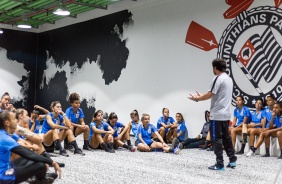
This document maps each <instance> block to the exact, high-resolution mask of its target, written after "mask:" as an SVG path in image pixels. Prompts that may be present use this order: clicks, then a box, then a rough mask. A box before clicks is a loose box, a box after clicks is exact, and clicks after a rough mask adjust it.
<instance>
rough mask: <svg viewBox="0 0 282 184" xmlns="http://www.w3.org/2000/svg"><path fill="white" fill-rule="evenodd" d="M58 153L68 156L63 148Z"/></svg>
mask: <svg viewBox="0 0 282 184" xmlns="http://www.w3.org/2000/svg"><path fill="white" fill-rule="evenodd" d="M60 155H62V156H65V157H68V156H69V155H68V153H67V151H66V150H65V149H63V150H61V151H60Z"/></svg>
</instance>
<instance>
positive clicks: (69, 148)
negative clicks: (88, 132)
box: [64, 144, 74, 150]
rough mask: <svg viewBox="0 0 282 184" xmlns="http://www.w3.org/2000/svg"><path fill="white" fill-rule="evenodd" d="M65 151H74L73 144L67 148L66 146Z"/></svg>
mask: <svg viewBox="0 0 282 184" xmlns="http://www.w3.org/2000/svg"><path fill="white" fill-rule="evenodd" d="M64 149H65V150H74V147H73V146H72V145H71V144H68V145H67V146H66V145H65V146H64Z"/></svg>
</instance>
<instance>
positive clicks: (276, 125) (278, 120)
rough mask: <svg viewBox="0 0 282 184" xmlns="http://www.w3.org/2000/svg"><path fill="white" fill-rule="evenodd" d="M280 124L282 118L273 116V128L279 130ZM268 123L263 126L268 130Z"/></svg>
mask: <svg viewBox="0 0 282 184" xmlns="http://www.w3.org/2000/svg"><path fill="white" fill-rule="evenodd" d="M281 123H282V116H277V115H276V116H275V117H274V120H273V126H274V125H275V128H280V127H281ZM269 124H270V121H269V122H268V123H267V124H266V125H265V128H269Z"/></svg>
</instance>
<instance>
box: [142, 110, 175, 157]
mask: <svg viewBox="0 0 282 184" xmlns="http://www.w3.org/2000/svg"><path fill="white" fill-rule="evenodd" d="M141 121H142V124H141V125H140V126H139V128H138V142H139V144H138V145H137V149H138V150H139V151H142V152H149V151H151V150H154V149H159V148H161V149H162V150H163V151H164V152H167V153H168V152H171V153H175V154H178V153H179V152H180V149H178V146H177V147H176V148H175V149H172V148H170V147H169V146H168V145H167V144H166V143H165V142H164V140H163V138H162V136H161V135H160V134H159V133H158V131H157V129H156V127H155V126H154V125H152V124H150V115H149V114H143V115H142V118H141ZM152 134H153V135H155V136H156V137H157V138H158V139H159V141H160V142H155V141H153V140H152V139H151V137H152Z"/></svg>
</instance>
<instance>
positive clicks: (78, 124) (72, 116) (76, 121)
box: [64, 93, 89, 150]
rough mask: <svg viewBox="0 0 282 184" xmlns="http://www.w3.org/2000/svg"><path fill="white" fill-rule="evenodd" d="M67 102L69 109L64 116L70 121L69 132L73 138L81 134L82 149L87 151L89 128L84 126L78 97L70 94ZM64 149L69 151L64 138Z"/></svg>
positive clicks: (75, 94)
mask: <svg viewBox="0 0 282 184" xmlns="http://www.w3.org/2000/svg"><path fill="white" fill-rule="evenodd" d="M69 102H70V104H71V107H69V108H68V109H67V110H66V115H67V117H68V118H69V120H70V121H71V124H72V126H71V130H72V132H73V134H74V136H75V137H76V136H78V135H80V134H82V133H83V140H84V144H83V149H85V150H89V148H88V145H89V143H88V137H89V126H88V125H85V122H84V113H83V110H82V109H81V108H80V96H79V95H78V94H77V93H72V94H70V96H69ZM64 148H65V149H69V148H70V147H69V145H68V140H67V138H65V141H64Z"/></svg>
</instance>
